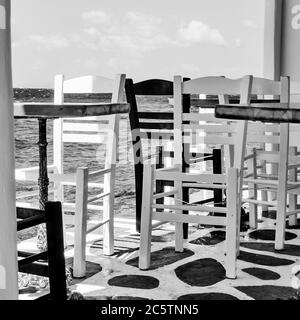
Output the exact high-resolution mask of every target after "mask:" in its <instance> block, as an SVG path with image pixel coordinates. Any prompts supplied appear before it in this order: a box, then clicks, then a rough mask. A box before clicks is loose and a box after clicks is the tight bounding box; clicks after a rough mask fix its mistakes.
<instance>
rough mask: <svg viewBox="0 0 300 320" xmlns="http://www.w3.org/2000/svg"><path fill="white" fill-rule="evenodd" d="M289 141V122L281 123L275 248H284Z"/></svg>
mask: <svg viewBox="0 0 300 320" xmlns="http://www.w3.org/2000/svg"><path fill="white" fill-rule="evenodd" d="M288 142H289V124H288V123H284V124H280V150H279V153H280V155H279V158H280V161H279V166H278V167H279V168H278V173H279V174H278V179H279V181H278V190H277V215H276V234H275V250H283V249H284V240H285V223H286V207H287V173H288V170H287V164H288V153H289V148H288Z"/></svg>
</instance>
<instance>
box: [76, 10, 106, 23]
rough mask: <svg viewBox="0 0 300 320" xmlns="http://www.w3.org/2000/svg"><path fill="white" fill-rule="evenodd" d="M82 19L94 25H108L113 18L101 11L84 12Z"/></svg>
mask: <svg viewBox="0 0 300 320" xmlns="http://www.w3.org/2000/svg"><path fill="white" fill-rule="evenodd" d="M81 18H82V19H83V20H85V21H88V22H90V23H93V24H107V23H109V22H110V20H111V16H110V15H108V14H107V13H106V12H104V11H101V10H97V11H86V12H83V13H82V15H81Z"/></svg>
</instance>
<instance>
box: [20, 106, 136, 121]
mask: <svg viewBox="0 0 300 320" xmlns="http://www.w3.org/2000/svg"><path fill="white" fill-rule="evenodd" d="M129 108H130V107H129V104H128V103H105V102H104V103H64V104H54V103H49V102H45V103H40V102H38V103H36V102H35V103H28V102H17V103H14V117H15V118H45V119H48V118H72V117H91V116H102V115H109V114H117V113H128V112H129Z"/></svg>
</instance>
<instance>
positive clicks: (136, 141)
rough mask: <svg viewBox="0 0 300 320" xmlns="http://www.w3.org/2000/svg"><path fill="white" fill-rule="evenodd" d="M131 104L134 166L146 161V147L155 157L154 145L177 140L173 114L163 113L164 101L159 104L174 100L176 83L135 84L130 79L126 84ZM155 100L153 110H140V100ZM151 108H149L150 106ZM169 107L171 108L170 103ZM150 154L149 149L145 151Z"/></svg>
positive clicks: (148, 82)
mask: <svg viewBox="0 0 300 320" xmlns="http://www.w3.org/2000/svg"><path fill="white" fill-rule="evenodd" d="M125 91H126V98H127V102H128V103H129V104H130V112H129V120H130V127H131V134H132V145H133V150H134V163H135V164H137V163H140V162H143V160H144V158H143V157H144V155H143V150H142V147H143V146H146V147H149V148H147V149H148V150H147V154H148V155H149V153H150V155H151V154H153V153H155V150H151V145H152V146H153V147H154V148H155V145H160V144H161V143H162V142H163V141H170V140H171V139H173V112H171V111H166V110H163V111H161V110H159V108H161V101H160V102H159V103H157V102H156V100H157V96H173V82H172V81H168V80H161V79H149V80H145V81H141V82H137V83H133V80H132V79H126V84H125ZM138 95H139V96H153V99H152V100H153V101H151V102H152V103H151V109H150V105H149V108H148V109H150V110H147V111H145V110H144V111H141V110H139V109H140V108H139V107H138V103H137V96H138ZM155 104H156V105H157V108H155ZM147 107H148V106H147ZM166 107H168V104H167V103H166ZM144 151H146V148H145V149H144Z"/></svg>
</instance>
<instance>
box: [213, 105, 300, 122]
mask: <svg viewBox="0 0 300 320" xmlns="http://www.w3.org/2000/svg"><path fill="white" fill-rule="evenodd" d="M215 116H216V118H223V119H232V120H251V121H261V122H275V123H282V122H285V123H300V103H291V104H288V103H279V102H277V103H259V104H257V103H252V104H250V105H243V104H239V105H237V104H224V105H221V104H219V105H216V107H215Z"/></svg>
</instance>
